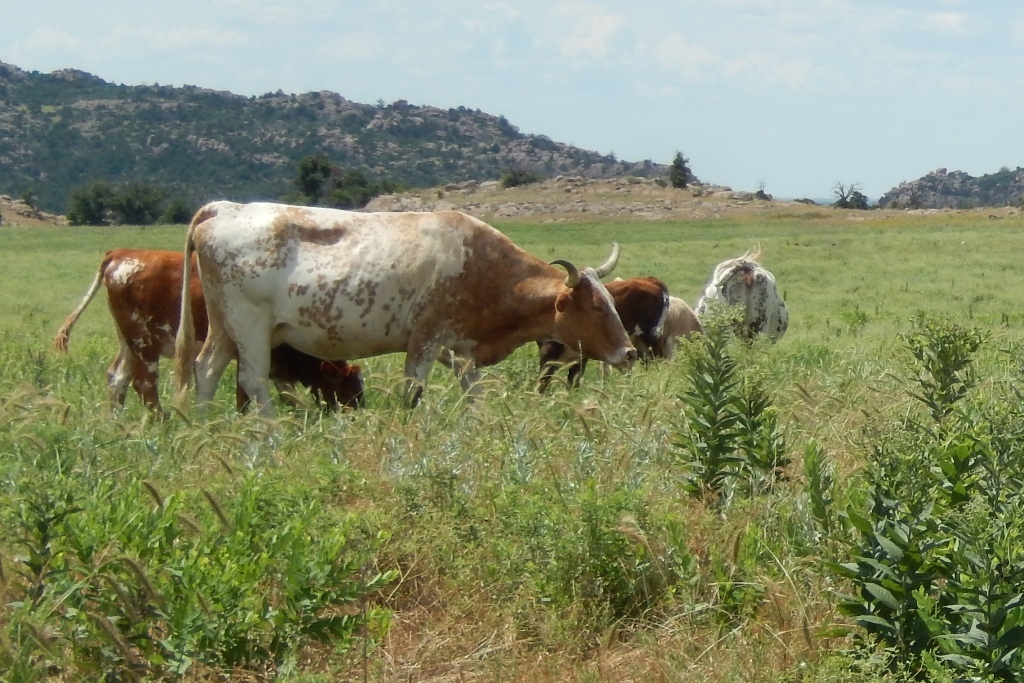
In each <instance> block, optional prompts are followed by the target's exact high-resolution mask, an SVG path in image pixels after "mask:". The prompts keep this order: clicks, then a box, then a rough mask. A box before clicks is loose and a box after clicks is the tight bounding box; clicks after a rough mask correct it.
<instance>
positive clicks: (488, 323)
mask: <svg viewBox="0 0 1024 683" xmlns="http://www.w3.org/2000/svg"><path fill="white" fill-rule="evenodd" d="M193 251H194V252H195V253H196V255H197V256H198V262H199V271H200V277H201V279H202V283H203V289H204V291H205V292H206V301H207V309H208V313H209V317H210V331H209V334H208V336H207V338H206V343H205V344H204V345H203V348H202V351H201V352H200V353H199V355H198V357H197V358H196V361H195V364H194V368H193V367H192V364H191V363H190V359H191V358H192V357H193V356H192V353H193V348H194V345H195V343H194V338H193V336H192V331H193V324H192V321H191V309H190V308H189V307H188V306H183V307H182V316H181V321H182V322H181V327H180V329H179V331H178V338H177V342H176V350H175V375H176V377H175V380H176V383H177V385H178V395H179V399H180V400H183V399H184V394H185V392H186V391H187V388H188V381H189V376H190V375H192V374H193V369H194V375H195V378H196V394H197V402H198V403H199V404H200V405H204V404H206V403H208V402H209V401H210V400H211V399H212V398H213V394H214V392H215V390H216V385H217V382H218V380H219V378H220V375H221V374H222V372H223V370H224V367H225V366H226V365H227V363H228V362H229V361H230V359H231V357H232V356H233V354H234V353H235V350H236V349H237V353H238V360H239V382H240V384H241V385H242V387H243V388H244V389H245V390H246V391H247V392H248V393H249V394H250V395H252V396H254V397H255V398H256V399H257V402H258V403H259V406H260V410H261V411H262V412H264V413H268V414H272V413H273V406H272V405H271V404H270V400H269V398H270V396H269V393H268V390H267V375H268V371H269V364H270V348H271V347H272V346H275V345H277V344H282V343H287V344H290V345H291V346H294V347H295V348H297V349H299V350H301V351H303V352H305V353H308V354H311V355H315V356H318V357H322V358H348V359H356V358H366V357H368V356H376V355H381V354H386V353H396V352H404V353H405V354H406V356H405V375H406V391H405V400H406V403H407V404H410V405H412V404H415V403H416V402H417V400H418V399H419V396H420V394H421V392H422V388H423V384H424V381H425V380H426V378H427V374H428V372H429V371H430V367H431V365H433V363H434V361H435V360H436V359H437V357H438V354H439V352H440V351H441V350H442V349H450V350H451V351H452V353H453V354H454V355H455V356H456V357H458V358H460V359H462V362H460V363H458V367H459V370H460V372H461V377H460V381H461V384H462V387H463V389H466V390H468V389H469V388H470V387H472V386H473V385H474V384H475V382H476V381H477V380H478V379H479V372H478V368H479V367H481V366H486V365H491V364H493V363H497V362H499V361H500V360H502V359H504V358H505V357H506V356H508V355H509V354H510V353H511V352H512V351H514V350H515V349H516V348H518V347H519V346H521V345H522V344H525V343H526V342H529V341H535V340H537V339H554V340H557V341H559V342H561V343H563V344H566V345H568V346H572V347H574V348H576V347H579V348H582V350H583V352H584V353H585V354H586V355H588V356H591V357H594V358H598V359H600V360H603V361H605V362H608V363H611V364H613V365H617V366H621V365H627V364H629V363H630V362H632V361H633V360H634V359H635V358H636V349H634V348H633V345H632V344H631V343H630V341H629V337H628V336H627V335H626V331H625V330H624V329H623V327H622V323H621V322H620V321H619V316H618V314H617V313H616V312H615V307H614V305H613V304H612V300H611V296H610V295H609V294H608V291H607V290H606V289H605V287H604V285H603V284H602V283H601V277H602V276H604V275H607V274H608V272H610V271H611V269H612V268H613V267H614V265H615V261H616V260H617V249H613V252H614V253H613V256H614V258H612V259H609V261H608V262H607V263H605V264H604V265H603V266H602V267H601V268H599V269H597V270H595V269H593V268H584V269H582V270H578V269H577V268H576V267H575V266H573V265H572V264H571V263H568V262H566V261H556V262H554V263H557V264H559V265H561V266H563V267H564V268H565V270H566V271H567V272H568V277H567V276H566V275H565V274H564V273H561V271H559V269H557V268H555V267H554V266H553V265H551V264H548V263H544V262H543V261H541V260H540V259H537V258H534V257H533V256H530V255H529V254H527V253H526V252H524V251H523V250H522V249H520V248H519V247H517V246H516V245H515V244H514V243H513V242H512V241H511V240H510V239H508V238H507V237H505V236H504V235H503V234H501V233H500V232H498V231H497V230H495V229H494V228H492V227H491V226H489V225H487V224H486V223H484V222H482V221H480V220H477V219H476V218H473V217H471V216H468V215H466V214H463V213H459V212H455V211H441V212H437V213H416V212H407V213H362V212H352V211H341V210H338V209H327V208H320V207H298V206H286V205H281V204H267V203H254V204H235V203H232V202H213V203H211V204H207V205H206V206H204V207H202V208H201V209H200V210H199V212H198V213H197V214H196V215H195V217H194V218H193V219H192V224H191V226H190V227H189V231H188V238H187V241H186V247H185V253H186V255H190V254H192V253H193ZM185 268H186V275H187V277H184V278H183V288H184V290H183V294H182V299H183V300H185V301H187V300H188V298H189V297H190V296H191V294H190V291H191V290H190V283H191V259H186V261H185Z"/></svg>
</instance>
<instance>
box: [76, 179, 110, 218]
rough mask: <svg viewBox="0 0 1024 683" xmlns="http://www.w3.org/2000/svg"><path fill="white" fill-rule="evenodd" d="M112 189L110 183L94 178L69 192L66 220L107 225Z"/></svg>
mask: <svg viewBox="0 0 1024 683" xmlns="http://www.w3.org/2000/svg"><path fill="white" fill-rule="evenodd" d="M113 198H114V190H113V188H112V187H110V183H108V182H106V181H103V180H94V181H93V182H91V183H89V184H88V185H86V186H85V187H80V188H78V189H76V190H72V192H71V202H70V206H69V208H68V222H69V223H71V225H107V223H108V222H109V218H108V214H109V212H110V204H111V201H112V200H113Z"/></svg>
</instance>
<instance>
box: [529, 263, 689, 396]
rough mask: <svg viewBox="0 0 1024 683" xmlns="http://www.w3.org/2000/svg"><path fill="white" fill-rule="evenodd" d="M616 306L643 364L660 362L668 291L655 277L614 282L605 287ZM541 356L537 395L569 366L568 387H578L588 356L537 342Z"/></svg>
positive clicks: (554, 343)
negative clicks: (656, 359) (558, 373)
mask: <svg viewBox="0 0 1024 683" xmlns="http://www.w3.org/2000/svg"><path fill="white" fill-rule="evenodd" d="M606 287H607V289H608V293H609V294H611V296H612V301H614V302H615V310H616V311H617V312H618V314H619V319H620V320H622V326H623V327H624V328H625V329H626V332H627V333H628V334H629V339H630V341H631V342H633V345H634V346H635V347H636V349H637V353H638V356H639V357H640V358H641V359H642V360H648V359H650V358H661V357H663V356H664V355H665V354H664V334H663V328H664V323H665V317H666V314H667V313H668V308H669V295H668V287H666V286H665V283H664V282H662V281H661V280H659V279H658V278H655V277H638V278H632V279H629V280H615V281H614V282H609V283H608V284H607V285H606ZM537 346H538V352H539V355H540V370H541V375H540V380H539V381H538V383H537V391H539V392H541V393H544V391H546V390H547V388H548V384H549V383H550V382H551V377H552V376H553V375H554V374H555V372H557V371H558V369H559V368H560V367H562V366H565V365H568V366H569V376H568V380H569V386H573V387H575V386H579V380H580V376H581V375H582V373H583V372H585V371H586V369H587V356H586V355H585V354H584V355H583V356H582V357H581V356H580V353H579V352H578V351H577V350H576V349H573V348H572V347H569V346H567V345H565V344H561V343H559V342H557V341H540V342H537Z"/></svg>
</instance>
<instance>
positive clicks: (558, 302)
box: [555, 289, 572, 313]
mask: <svg viewBox="0 0 1024 683" xmlns="http://www.w3.org/2000/svg"><path fill="white" fill-rule="evenodd" d="M570 292H572V290H571V289H570V290H569V291H568V292H562V293H561V294H559V295H558V298H556V299H555V310H556V311H558V312H559V313H565V309H567V308H569V296H570Z"/></svg>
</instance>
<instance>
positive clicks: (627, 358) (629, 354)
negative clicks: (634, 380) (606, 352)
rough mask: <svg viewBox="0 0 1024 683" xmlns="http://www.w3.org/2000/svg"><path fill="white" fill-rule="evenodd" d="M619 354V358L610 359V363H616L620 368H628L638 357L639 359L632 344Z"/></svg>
mask: <svg viewBox="0 0 1024 683" xmlns="http://www.w3.org/2000/svg"><path fill="white" fill-rule="evenodd" d="M618 356H619V359H618V360H617V361H616V360H609V362H608V364H609V365H614V366H615V367H617V368H618V369H620V370H627V369H629V368H630V367H632V365H633V363H635V362H636V359H637V353H636V349H635V348H634V347H632V346H627V347H626V348H625V349H624V350H623V351H620V352H619V354H618Z"/></svg>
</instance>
